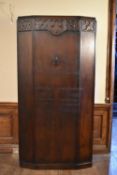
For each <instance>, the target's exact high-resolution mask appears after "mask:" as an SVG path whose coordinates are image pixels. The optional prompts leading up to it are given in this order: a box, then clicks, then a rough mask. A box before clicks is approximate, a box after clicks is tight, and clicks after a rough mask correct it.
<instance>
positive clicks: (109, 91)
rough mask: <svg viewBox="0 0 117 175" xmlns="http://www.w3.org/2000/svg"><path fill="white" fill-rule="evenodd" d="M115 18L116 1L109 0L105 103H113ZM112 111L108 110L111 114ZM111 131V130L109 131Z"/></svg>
mask: <svg viewBox="0 0 117 175" xmlns="http://www.w3.org/2000/svg"><path fill="white" fill-rule="evenodd" d="M115 19H116V1H115V0H109V6H108V45H107V67H106V94H105V95H106V97H105V102H106V103H111V104H112V103H113V94H114V68H115V27H116V26H115V25H116V23H115ZM111 113H112V111H110V115H111ZM110 133H111V131H110Z"/></svg>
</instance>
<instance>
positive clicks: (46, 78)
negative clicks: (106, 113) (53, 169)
mask: <svg viewBox="0 0 117 175" xmlns="http://www.w3.org/2000/svg"><path fill="white" fill-rule="evenodd" d="M78 41H79V35H78V34H77V33H76V34H75V33H71V32H66V33H65V34H62V35H61V36H59V37H58V36H53V35H51V34H50V33H47V32H42V31H39V32H35V33H34V45H35V52H34V66H35V69H34V70H38V73H37V71H35V73H34V77H35V84H34V87H35V88H36V89H35V104H36V106H35V111H36V112H35V128H36V129H35V150H36V161H37V162H41V163H44V162H45V161H46V162H48V163H52V162H56V161H57V162H59V163H60V162H61V161H63V162H64V161H65V162H70V163H71V162H73V161H75V158H76V146H75V145H76V138H77V137H76V134H78V129H77V127H78V117H79V116H78V111H79V90H78V84H79V76H78V74H79V69H78V66H79V64H78V62H79V53H78V49H79V44H78V43H79V42H78ZM45 43H46V45H45ZM65 43H67V44H65ZM47 46H48V47H47ZM40 50H41V52H40ZM37 88H38V89H37ZM60 143H61V144H60ZM45 155H46V156H45Z"/></svg>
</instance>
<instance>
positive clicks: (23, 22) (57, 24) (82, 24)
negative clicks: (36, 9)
mask: <svg viewBox="0 0 117 175" xmlns="http://www.w3.org/2000/svg"><path fill="white" fill-rule="evenodd" d="M95 27H96V22H95V19H94V18H87V19H86V18H83V17H56V18H55V17H54V18H53V17H41V16H39V17H37V16H36V17H29V18H28V19H27V18H25V17H20V18H19V19H18V31H19V32H20V31H33V30H45V31H49V32H50V33H51V34H53V35H60V34H62V33H63V32H65V31H79V32H80V31H84V32H95Z"/></svg>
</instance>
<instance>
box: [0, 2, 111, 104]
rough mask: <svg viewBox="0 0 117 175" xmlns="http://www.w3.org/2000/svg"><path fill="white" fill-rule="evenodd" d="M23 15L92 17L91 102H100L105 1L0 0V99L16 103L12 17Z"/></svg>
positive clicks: (105, 53) (102, 92)
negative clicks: (94, 27) (94, 22)
mask: <svg viewBox="0 0 117 175" xmlns="http://www.w3.org/2000/svg"><path fill="white" fill-rule="evenodd" d="M10 4H11V5H10ZM26 15H69V16H70V15H71V16H74V15H75V16H91V17H96V19H97V39H96V87H95V102H96V103H104V99H105V83H106V82H105V80H106V57H107V21H108V0H103V1H102V0H59V1H58V0H0V101H1V102H3V101H4V102H5V101H9V102H17V41H16V37H17V35H16V19H17V16H26ZM13 16H14V18H13V19H14V21H13V23H11V17H13Z"/></svg>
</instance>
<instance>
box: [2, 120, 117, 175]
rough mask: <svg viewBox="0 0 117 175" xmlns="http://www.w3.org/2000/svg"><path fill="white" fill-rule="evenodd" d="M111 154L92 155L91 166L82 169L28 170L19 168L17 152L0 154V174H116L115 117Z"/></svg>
mask: <svg viewBox="0 0 117 175" xmlns="http://www.w3.org/2000/svg"><path fill="white" fill-rule="evenodd" d="M112 138H113V139H112V148H111V154H110V155H108V154H105V155H94V157H93V167H91V168H87V169H82V170H46V171H44V170H43V171H42V170H30V169H25V168H20V167H19V164H18V154H0V175H117V117H114V118H113V132H112Z"/></svg>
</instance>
